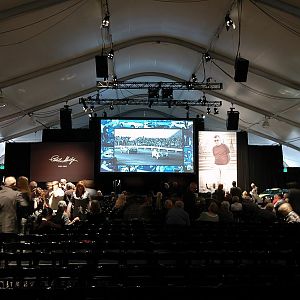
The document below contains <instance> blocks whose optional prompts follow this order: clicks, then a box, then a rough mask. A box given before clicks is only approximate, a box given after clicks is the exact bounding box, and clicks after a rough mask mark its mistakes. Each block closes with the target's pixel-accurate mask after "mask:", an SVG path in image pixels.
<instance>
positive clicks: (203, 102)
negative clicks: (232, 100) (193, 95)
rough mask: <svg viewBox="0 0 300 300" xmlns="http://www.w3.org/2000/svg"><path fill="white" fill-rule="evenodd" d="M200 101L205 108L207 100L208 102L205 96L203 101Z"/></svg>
mask: <svg viewBox="0 0 300 300" xmlns="http://www.w3.org/2000/svg"><path fill="white" fill-rule="evenodd" d="M199 100H200V104H201V105H202V106H205V105H206V103H207V100H206V96H205V94H203V96H202V99H201V98H200V99H199Z"/></svg>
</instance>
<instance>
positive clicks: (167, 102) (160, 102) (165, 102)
mask: <svg viewBox="0 0 300 300" xmlns="http://www.w3.org/2000/svg"><path fill="white" fill-rule="evenodd" d="M79 103H80V104H83V105H94V106H95V105H145V106H149V107H151V106H152V105H153V106H169V107H171V106H185V107H188V106H206V107H220V106H222V101H208V100H204V99H203V98H201V99H199V100H174V99H155V100H154V99H135V98H124V99H99V98H96V99H93V98H92V97H88V98H79Z"/></svg>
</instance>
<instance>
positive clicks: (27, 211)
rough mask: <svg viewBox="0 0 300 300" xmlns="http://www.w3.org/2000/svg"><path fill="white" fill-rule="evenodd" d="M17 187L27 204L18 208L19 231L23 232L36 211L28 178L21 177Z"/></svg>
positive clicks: (18, 179)
mask: <svg viewBox="0 0 300 300" xmlns="http://www.w3.org/2000/svg"><path fill="white" fill-rule="evenodd" d="M16 186H17V190H18V191H19V192H20V193H21V194H22V197H23V199H24V200H25V201H26V202H27V205H26V206H20V205H18V206H17V219H18V231H19V232H21V231H22V230H25V227H27V221H28V218H29V216H30V215H31V214H32V213H33V211H34V202H33V201H32V199H31V190H30V187H29V180H28V178H27V177H26V176H19V177H18V178H17V183H16Z"/></svg>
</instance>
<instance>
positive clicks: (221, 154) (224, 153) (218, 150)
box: [212, 135, 230, 183]
mask: <svg viewBox="0 0 300 300" xmlns="http://www.w3.org/2000/svg"><path fill="white" fill-rule="evenodd" d="M214 142H215V145H214V146H213V149H212V152H213V156H214V163H215V165H216V166H217V167H218V174H217V175H218V182H219V183H221V182H223V179H222V169H223V166H226V165H228V164H229V162H230V150H229V147H228V146H227V145H225V144H224V143H223V141H222V140H221V137H220V136H219V135H215V136H214Z"/></svg>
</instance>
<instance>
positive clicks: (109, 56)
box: [107, 49, 115, 59]
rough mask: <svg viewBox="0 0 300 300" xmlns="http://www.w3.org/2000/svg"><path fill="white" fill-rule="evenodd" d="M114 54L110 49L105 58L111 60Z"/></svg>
mask: <svg viewBox="0 0 300 300" xmlns="http://www.w3.org/2000/svg"><path fill="white" fill-rule="evenodd" d="M114 54H115V52H114V50H113V49H111V50H110V51H109V52H108V54H107V58H109V59H113V58H114Z"/></svg>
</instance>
